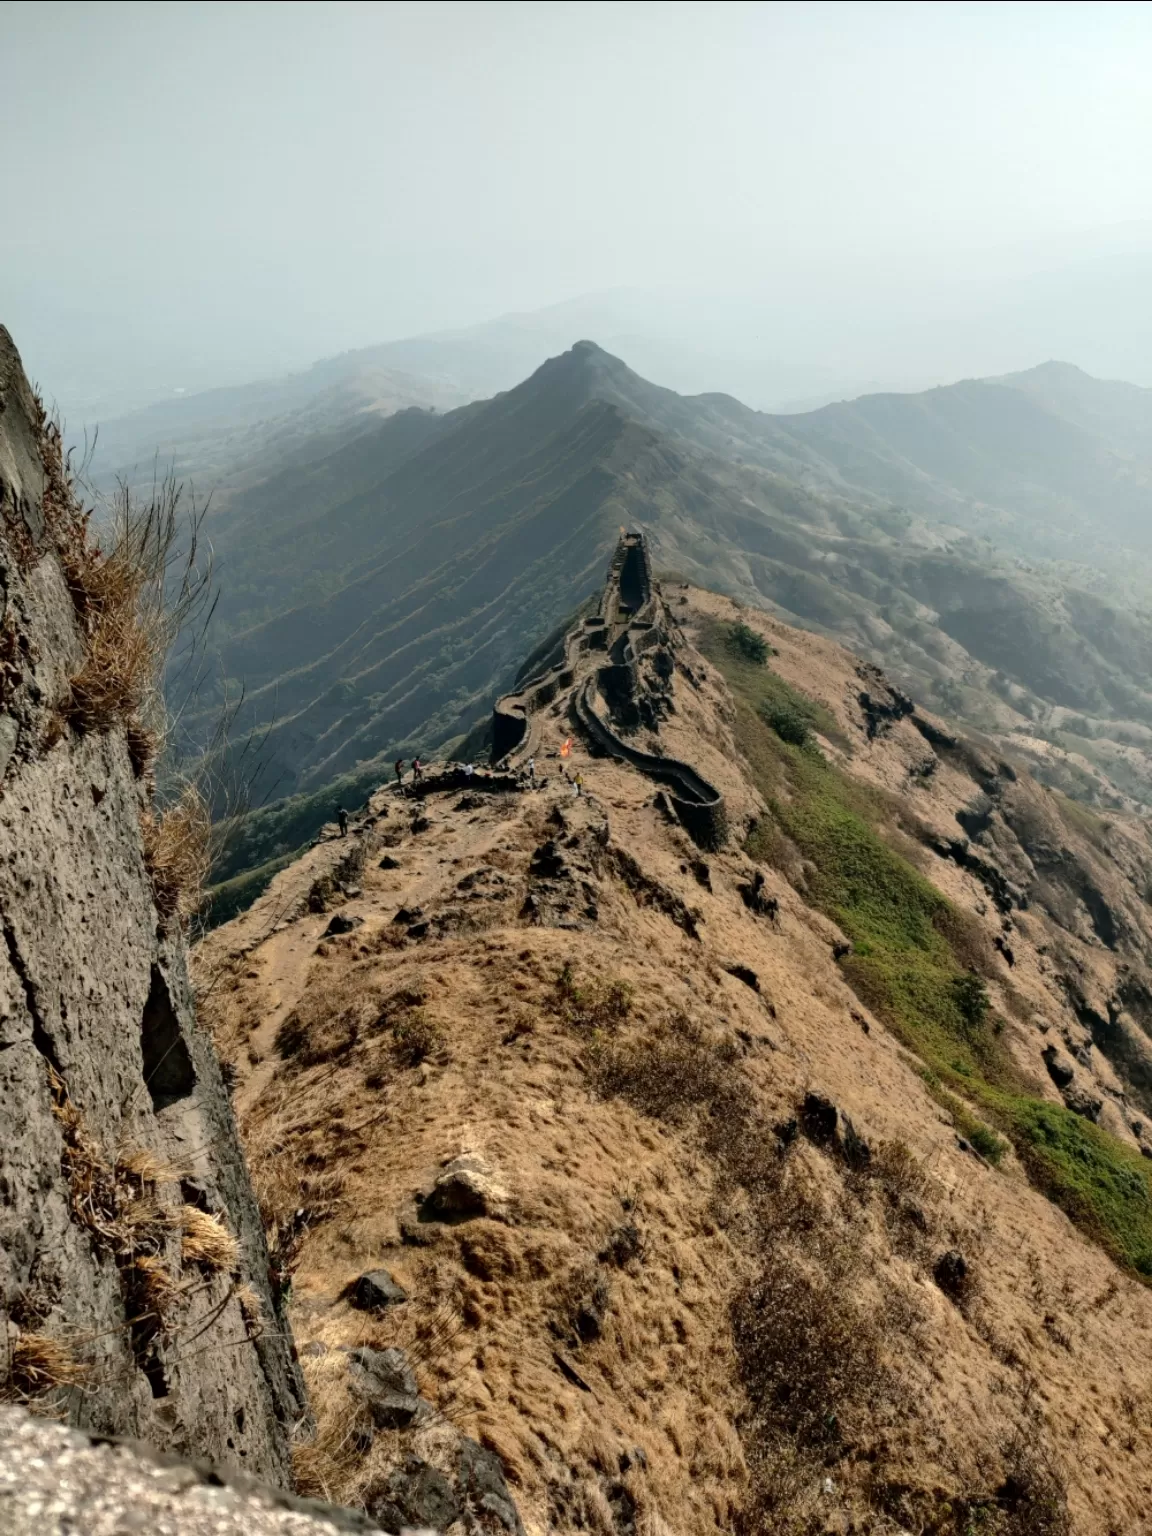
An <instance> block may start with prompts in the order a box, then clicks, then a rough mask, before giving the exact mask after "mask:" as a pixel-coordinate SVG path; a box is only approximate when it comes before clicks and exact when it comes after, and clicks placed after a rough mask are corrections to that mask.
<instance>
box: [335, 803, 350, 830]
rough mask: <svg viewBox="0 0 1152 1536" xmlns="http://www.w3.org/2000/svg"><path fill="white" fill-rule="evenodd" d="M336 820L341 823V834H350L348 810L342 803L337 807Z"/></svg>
mask: <svg viewBox="0 0 1152 1536" xmlns="http://www.w3.org/2000/svg"><path fill="white" fill-rule="evenodd" d="M336 820H337V821H338V822H339V823H340V836H341V837H347V836H348V812H347V811H346V810H345V809H344V807H343V806H342V805H338V806H337V807H336Z"/></svg>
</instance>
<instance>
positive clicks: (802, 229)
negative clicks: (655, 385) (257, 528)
mask: <svg viewBox="0 0 1152 1536" xmlns="http://www.w3.org/2000/svg"><path fill="white" fill-rule="evenodd" d="M0 66H2V69H3V82H4V83H3V91H2V95H0V134H2V139H0V142H2V143H3V146H4V149H3V155H2V158H0V208H2V209H3V212H4V217H3V219H2V221H0V319H2V320H3V321H4V322H5V323H7V324H8V325H9V327H10V328H11V329H12V330H13V332H14V334H15V336H16V339H17V342H18V344H20V345H21V347H22V349H23V350H24V352H25V354H26V357H27V359H28V362H29V364H30V366H31V368H32V369H33V371H34V372H36V373H37V374H38V375H39V376H40V377H41V378H42V379H43V380H44V382H45V383H47V384H49V385H55V387H56V388H57V389H58V390H61V391H66V390H68V389H71V390H73V391H74V392H76V393H77V395H82V394H83V392H84V390H85V389H89V390H92V389H96V387H97V385H96V381H97V380H98V377H99V375H100V373H101V370H105V371H106V372H107V374H108V380H109V383H110V387H111V385H113V384H115V385H119V384H120V383H122V382H123V381H124V380H126V379H127V378H128V376H129V375H132V377H133V378H136V377H137V376H138V377H139V379H140V380H144V379H145V378H146V377H147V378H148V379H149V380H150V381H151V382H153V383H160V382H164V383H169V384H176V383H179V382H182V381H183V382H185V383H192V384H195V385H202V384H204V383H207V382H209V381H210V380H213V379H216V378H219V379H221V380H224V379H226V378H239V377H247V376H248V375H250V374H252V373H255V372H259V371H262V370H267V369H269V368H273V367H276V366H281V365H288V364H291V365H298V364H302V363H304V362H306V361H308V360H310V359H311V358H313V357H316V356H319V355H322V354H326V353H331V352H334V351H338V350H340V349H343V348H346V347H352V346H359V345H366V344H368V343H371V342H375V341H380V340H384V339H386V338H388V337H391V336H401V335H405V334H410V333H412V332H418V331H423V330H429V329H436V328H440V327H444V326H453V325H461V324H466V323H469V322H473V321H477V320H481V319H484V318H486V317H487V316H489V315H494V314H497V313H499V312H501V311H505V310H511V309H531V308H534V307H536V306H540V305H545V304H549V303H553V302H556V301H558V300H562V299H565V298H569V297H572V296H574V295H577V294H581V293H586V292H590V291H596V290H601V289H607V288H613V287H617V286H628V287H642V288H648V289H657V290H663V291H691V292H695V293H708V294H718V295H729V296H732V295H742V294H748V295H752V296H759V297H760V298H761V299H763V300H765V301H766V302H770V303H771V304H777V305H781V304H784V305H786V304H787V302H788V301H789V296H790V295H791V296H792V300H793V308H795V307H796V306H799V307H800V308H801V309H804V308H805V307H810V308H811V309H812V310H813V312H819V311H820V310H821V308H822V305H823V300H824V297H826V298H827V306H828V308H827V314H835V315H837V316H842V315H847V316H849V319H848V320H844V319H837V320H836V328H837V329H838V331H840V332H842V331H843V329H844V327H845V325H847V326H848V329H849V330H851V329H852V323H853V322H852V320H851V316H853V315H856V314H857V313H859V317H860V319H861V322H862V325H863V330H862V332H861V335H860V339H859V345H856V346H855V347H853V346H852V345H849V344H848V342H847V341H846V342H845V345H846V346H847V351H848V352H850V353H851V354H852V356H851V361H850V363H848V362H847V361H846V360H845V357H841V358H840V359H839V361H838V362H837V364H836V365H837V366H840V365H841V364H843V365H844V366H851V367H853V368H858V369H864V370H865V371H866V372H867V371H868V370H869V359H870V358H872V357H873V356H875V362H874V364H873V365H872V367H871V373H872V374H874V375H879V374H881V373H882V372H883V369H884V366H885V358H884V356H883V350H884V348H883V340H882V338H883V332H884V330H885V329H886V328H887V327H883V328H882V327H878V326H874V327H873V328H872V329H870V328H869V323H868V321H869V316H868V313H867V311H868V305H869V300H868V298H867V293H868V289H869V284H872V283H876V284H879V285H880V288H882V289H883V290H884V291H885V292H888V293H891V292H893V291H897V290H899V289H900V288H901V287H902V286H904V285H905V284H906V283H908V282H912V283H913V284H917V285H920V287H922V288H924V289H925V291H928V289H931V288H932V287H933V285H937V284H945V285H951V286H952V289H954V290H955V291H957V292H961V293H962V292H963V289H964V286H965V285H971V284H974V283H975V284H979V283H981V282H982V281H984V280H985V279H986V278H987V277H989V276H994V277H996V278H997V279H999V277H1000V275H1001V274H1009V275H1011V274H1013V273H1015V274H1016V275H1020V274H1026V273H1029V272H1031V271H1033V270H1034V269H1037V268H1044V267H1050V268H1052V269H1054V270H1055V269H1059V268H1061V267H1063V266H1065V265H1066V264H1067V263H1069V262H1073V263H1074V262H1076V261H1087V262H1088V263H1089V264H1091V262H1092V261H1097V260H1099V259H1100V257H1101V254H1103V256H1104V257H1105V258H1106V260H1107V261H1109V262H1115V261H1117V260H1119V261H1120V263H1121V267H1122V268H1123V270H1124V271H1126V272H1127V271H1129V269H1131V271H1132V272H1138V271H1147V270H1148V269H1147V267H1146V266H1143V265H1142V264H1143V263H1145V260H1146V257H1147V255H1148V253H1149V251H1152V237H1150V230H1152V225H1150V224H1149V221H1150V220H1152V89H1150V86H1149V81H1150V80H1152V7H1149V6H1146V5H1137V4H1118V5H1110V4H1100V3H1093V4H1083V5H1081V4H1045V3H1038V0H1030V3H1027V4H1022V5H1014V4H993V5H983V4H979V5H975V4H954V5H948V4H931V5H918V4H897V5H887V4H860V3H854V4H849V5H839V4H808V5H793V4H783V5H766V4H746V5H737V4H696V3H688V4H668V3H660V0H646V3H641V4H628V3H614V4H608V5H601V4H567V3H555V4H538V3H531V0H529V3H519V4H488V3H482V0H481V3H477V0H471V3H467V4H462V5H458V4H416V5H413V4H392V5H374V4H340V3H337V4H308V3H303V4H300V3H298V4H274V3H260V4H254V5H249V4H229V5H224V4H215V3H213V4H155V3H149V4H122V3H121V4H101V3H91V0H89V3H85V4H78V5H73V4H52V3H45V0H40V3H34V4H19V3H17V4H11V3H10V4H0ZM1133 264H1134V265H1133ZM1101 281H1108V279H1107V278H1105V277H1102V279H1101ZM1146 291H1147V290H1145V292H1146ZM853 305H859V306H860V309H859V311H857V310H856V309H854V308H853ZM1146 307H1148V306H1146ZM781 312H782V313H783V310H782V311H781ZM926 312H927V311H926V310H924V309H923V308H922V309H921V310H915V309H913V310H912V311H910V312H909V320H908V326H909V329H911V330H915V329H917V328H921V329H922V327H923V324H924V314H925V313H926ZM917 316H919V318H917ZM873 318H874V317H873ZM793 319H794V320H795V323H794V324H793V326H792V330H791V331H790V332H789V333H788V334H787V336H786V337H784V341H785V342H786V346H787V350H788V352H789V354H790V355H795V353H796V350H797V348H802V347H803V345H804V336H805V326H804V323H803V319H802V317H801V319H796V317H795V316H793ZM1112 323H1113V322H1112V321H1100V322H1097V321H1089V320H1086V321H1085V323H1084V326H1083V327H1082V329H1083V330H1084V333H1085V335H1086V336H1088V337H1089V338H1091V337H1092V336H1093V335H1094V334H1095V331H1096V330H1099V329H1100V328H1101V327H1103V328H1104V329H1108V327H1109V326H1110V325H1111V324H1112ZM1115 323H1116V324H1117V325H1118V326H1120V327H1121V328H1122V326H1123V321H1122V320H1117V321H1116V322H1115ZM1094 327H1095V330H1094V329H1093V328H1094ZM831 329H832V327H831V326H830V325H829V323H828V322H827V315H826V316H825V323H824V324H823V326H821V325H820V324H819V323H815V322H814V324H813V326H812V334H813V338H814V339H813V348H814V351H817V352H818V351H820V349H821V348H822V349H824V352H827V351H828V349H829V348H830V347H832V346H834V339H829V332H830V330H831ZM782 335H783V333H782ZM1043 342H1044V336H1043V334H1041V335H1040V336H1039V338H1038V339H1037V340H1036V341H1035V342H1034V341H1033V340H1032V339H1031V338H1030V339H1029V341H1028V346H1032V345H1043ZM1059 342H1060V338H1059V337H1058V336H1055V337H1053V339H1052V344H1051V348H1050V349H1049V350H1055V349H1056V347H1057V345H1058V344H1059ZM1149 343H1150V346H1152V337H1150V338H1149ZM1140 345H1141V346H1143V342H1141V343H1140ZM1021 349H1022V350H1023V342H1022V343H1021ZM926 355H927V354H926ZM965 355H966V354H965ZM1013 355H1015V354H1013ZM1045 355H1047V354H1045ZM1125 355H1126V354H1125ZM1134 355H1135V354H1134ZM1141 355H1143V354H1141ZM1118 356H1119V354H1118ZM959 357H960V354H959V353H957V360H959ZM1028 360H1032V361H1039V360H1040V358H1039V357H1036V358H1031V359H1028V358H1024V357H1021V362H1024V361H1028ZM1073 360H1074V361H1079V360H1081V359H1079V358H1075V359H1073ZM834 361H835V360H834ZM1089 361H1090V360H1089ZM1147 363H1148V366H1147V367H1146V369H1145V373H1146V375H1147V377H1145V378H1142V379H1141V382H1147V383H1152V351H1150V352H1149V355H1148V358H1147ZM997 365H998V364H997V363H996V362H994V361H992V360H990V363H989V367H993V366H997ZM940 366H941V367H945V366H946V364H945V362H944V352H943V351H942V352H941V354H940ZM973 366H977V365H976V364H975V363H974V364H973ZM1137 371H1139V368H1138V362H1134V363H1133V364H1132V365H1131V367H1130V368H1129V372H1131V373H1135V372H1137Z"/></svg>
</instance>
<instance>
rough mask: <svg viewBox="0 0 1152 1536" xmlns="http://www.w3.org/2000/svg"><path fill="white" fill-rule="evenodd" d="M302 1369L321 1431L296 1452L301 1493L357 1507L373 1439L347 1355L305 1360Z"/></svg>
mask: <svg viewBox="0 0 1152 1536" xmlns="http://www.w3.org/2000/svg"><path fill="white" fill-rule="evenodd" d="M300 1364H301V1368H302V1370H303V1372H304V1381H305V1385H306V1386H307V1388H308V1399H309V1401H310V1403H311V1405H312V1411H313V1414H314V1415H315V1419H316V1425H317V1429H316V1433H315V1435H314V1436H313V1438H312V1439H310V1440H306V1441H302V1442H298V1443H297V1444H296V1445H294V1446H293V1448H292V1469H293V1472H294V1473H295V1482H296V1489H297V1492H299V1493H302V1494H304V1495H306V1496H307V1497H310V1498H316V1499H324V1500H326V1501H327V1502H329V1503H332V1504H335V1503H340V1504H353V1503H357V1502H359V1500H358V1497H357V1496H358V1493H359V1492H360V1484H361V1481H362V1480H363V1477H364V1463H365V1452H366V1451H367V1450H369V1448H370V1447H371V1445H372V1439H373V1434H374V1429H373V1424H372V1415H371V1412H370V1410H369V1408H368V1405H367V1404H366V1403H365V1402H364V1400H363V1399H362V1398H361V1397H360V1396H359V1395H358V1394H357V1393H356V1392H355V1391H354V1390H353V1388H352V1382H351V1378H350V1373H349V1370H348V1356H347V1355H346V1354H344V1353H343V1351H331V1352H329V1353H328V1354H324V1355H319V1356H316V1355H305V1356H304V1357H303V1358H302V1359H301V1362H300Z"/></svg>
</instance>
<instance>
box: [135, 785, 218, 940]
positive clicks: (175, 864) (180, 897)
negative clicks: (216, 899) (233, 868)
mask: <svg viewBox="0 0 1152 1536" xmlns="http://www.w3.org/2000/svg"><path fill="white" fill-rule="evenodd" d="M141 830H142V832H143V836H144V864H145V868H146V869H147V871H148V878H149V880H150V881H151V883H152V895H153V899H154V900H155V902H156V910H157V911H158V912H159V913H160V915H161V917H163V918H166V919H173V918H175V919H177V920H178V921H179V922H181V923H188V922H189V921H190V920H191V919H192V918H193V917H194V916H195V914H196V913H197V912H198V911H199V909H200V907H201V905H202V903H203V900H204V889H205V883H206V881H207V878H208V871H209V869H210V867H211V864H212V818H211V815H210V813H209V810H208V806H207V803H206V802H205V800H204V797H203V795H202V794H201V793H200V790H199V789H198V787H197V786H196V785H195V784H186V785H185V786H184V789H183V791H182V793H181V794H180V796H179V798H178V799H177V800H175V801H173V802H172V804H171V805H169V806H167V807H166V808H165V809H163V810H161V811H160V812H159V813H157V812H156V811H155V809H149V810H147V811H146V812H145V813H144V814H143V816H142V818H141Z"/></svg>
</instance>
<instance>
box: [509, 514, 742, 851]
mask: <svg viewBox="0 0 1152 1536" xmlns="http://www.w3.org/2000/svg"><path fill="white" fill-rule="evenodd" d="M675 643H676V642H675V638H674V634H673V628H672V625H671V623H670V622H669V619H668V615H667V613H666V611H665V609H664V604H663V602H662V600H661V598H660V595H659V592H658V591H657V589H656V587H655V585H654V583H653V581H652V573H651V567H650V564H649V560H648V550H647V546H646V544H645V542H644V535H643V534H640V533H628V534H624V535H623V536H622V537H621V539H620V541H619V543H618V544H617V546H616V550H615V553H614V555H613V557H612V563H611V565H610V566H609V568H608V576H607V579H606V581H605V583H604V590H603V592H602V593H601V596H600V602H599V605H598V607H597V611H596V613H595V615H594V616H593V617H591V618H588V619H585V620H584V622H583V623H582V624H579V625H574V626H573V627H572V629H570V630H569V631H568V634H567V635H566V636H565V637H564V640H563V643H562V648H561V651H560V659H559V660H558V661H557V662H555V663H554V665H552V666H551V667H547V668H545V669H543V670H542V671H541V672H538V673H537V674H536V675H535V676H534V677H531V678H529V679H528V681H527V682H526V683H524V685H523V686H522V687H521V688H520V689H518V690H517V691H516V692H515V693H508V694H505V695H504V696H503V697H502V698H500V699H498V700H497V701H496V706H495V709H494V711H493V717H492V762H493V764H494V765H499V766H500V767H503V768H512V767H515V766H516V764H517V763H519V762H522V761H523V760H524V759H525V758H527V757H529V756H531V755H532V754H533V753H535V752H536V751H537V750H538V747H539V738H540V733H539V716H540V714H541V712H542V711H543V710H545V709H547V707H548V706H549V705H550V704H552V703H554V702H555V700H556V699H557V698H558V697H560V696H561V695H562V694H563V693H565V692H567V693H569V694H570V705H569V708H570V713H571V716H572V719H573V722H574V724H575V725H576V726H577V727H578V728H579V729H580V730H582V731H583V732H584V734H585V735H587V736H588V737H590V738H591V739H592V740H593V741H594V742H595V743H596V744H597V745H598V746H599V747H600V748H601V750H603V751H604V752H607V753H608V754H609V755H610V756H612V757H616V758H620V759H621V760H623V761H624V762H627V763H630V764H631V765H632V766H633V767H634V768H637V769H639V770H640V772H641V773H643V774H646V775H647V776H648V777H649V778H651V779H655V780H656V782H657V783H659V784H662V785H663V786H664V787H665V788H666V789H667V791H668V796H669V799H670V800H671V802H672V806H673V808H674V809H675V812H676V814H677V816H678V817H679V818H680V821H681V822H682V823H683V825H684V827H685V828H686V830H687V831H688V833H689V835H690V836H691V837H692V838H693V840H694V841H695V842H696V843H698V844H699V846H700V847H702V848H709V849H715V848H719V847H721V846H722V844H723V843H724V842H725V840H726V838H727V835H728V818H727V812H726V809H725V805H724V797H723V795H721V794H720V792H719V791H718V790H717V789H716V788H715V787H714V786H713V785H711V784H709V783H708V781H707V780H706V779H704V778H702V777H701V775H700V774H698V773H697V772H696V770H695V769H694V768H692V767H691V766H690V765H689V764H688V763H682V762H680V761H679V760H678V759H676V758H672V757H664V756H662V755H660V754H658V753H652V752H643V751H641V750H640V749H639V748H638V747H634V746H632V745H630V743H629V742H627V741H626V740H625V739H624V738H623V737H622V736H621V735H620V734H619V733H618V732H617V731H616V730H615V729H614V727H613V726H612V725H611V724H610V723H609V721H608V720H607V719H605V718H604V716H603V715H602V714H601V713H600V711H599V710H598V709H597V707H596V701H597V697H598V696H599V697H602V698H603V700H604V702H605V703H606V705H607V706H608V709H609V710H610V711H611V712H612V713H613V714H614V715H615V716H616V717H617V719H621V720H623V721H624V722H625V724H627V723H628V721H629V720H630V719H634V720H635V721H636V722H637V723H639V721H640V720H641V719H642V718H645V717H644V716H643V715H642V713H641V707H643V708H645V709H647V711H648V718H650V719H653V718H658V714H657V712H658V711H659V709H660V708H661V700H662V699H663V698H664V697H665V692H664V691H662V683H661V679H665V680H666V678H667V676H668V675H670V672H671V657H670V648H671V647H672V646H673V645H674V644H675ZM650 651H654V652H655V653H656V655H655V663H656V665H655V671H656V684H655V688H653V687H652V685H651V683H649V684H648V685H647V691H645V689H646V685H645V684H644V682H643V681H642V676H641V667H640V661H641V658H642V657H643V656H645V655H646V654H647V653H648V652H650ZM593 652H595V653H600V654H603V655H604V663H603V664H602V665H600V666H598V667H597V666H592V667H591V668H590V665H589V664H590V659H591V654H592V653H593ZM552 654H553V655H555V654H556V652H555V651H554V652H553V653H552ZM661 654H663V659H664V663H665V666H664V668H663V670H662V669H661V665H660V658H661Z"/></svg>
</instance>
